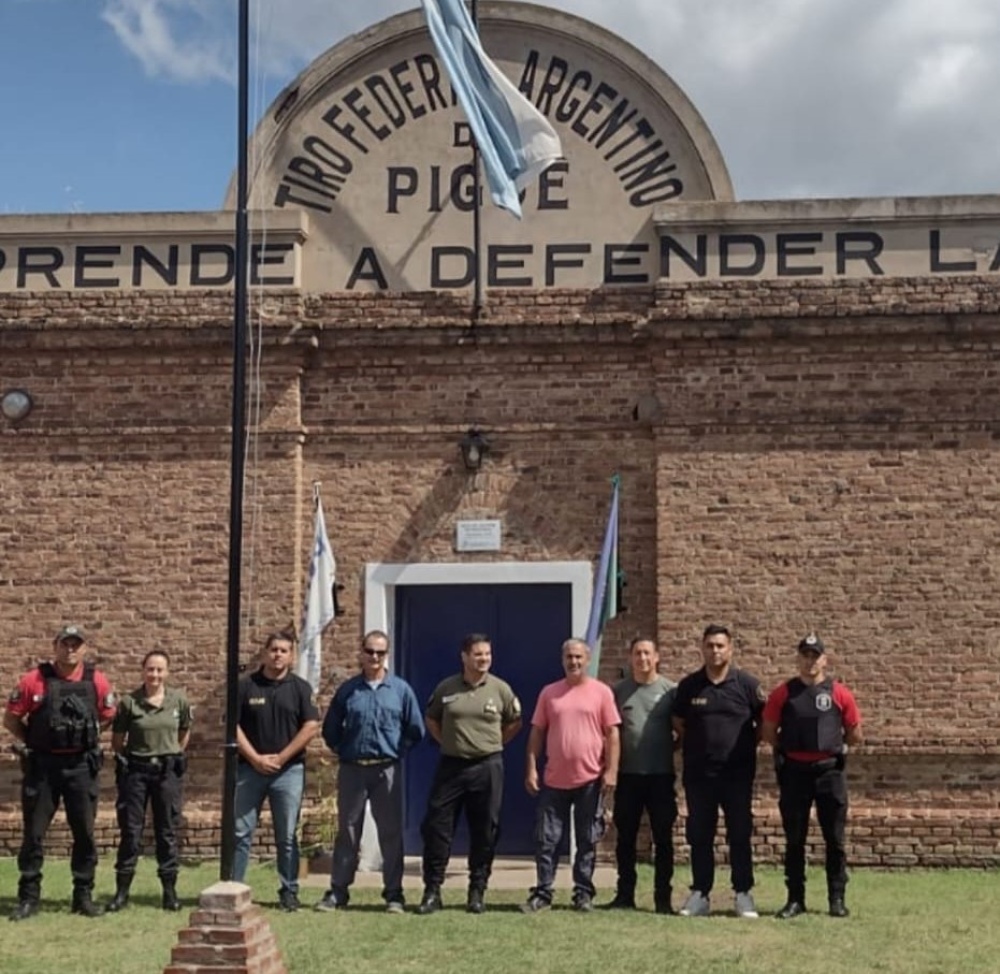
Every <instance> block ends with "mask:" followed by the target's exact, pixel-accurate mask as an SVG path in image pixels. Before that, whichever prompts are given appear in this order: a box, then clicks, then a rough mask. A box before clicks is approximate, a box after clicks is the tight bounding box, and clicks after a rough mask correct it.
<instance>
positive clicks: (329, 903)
mask: <svg viewBox="0 0 1000 974" xmlns="http://www.w3.org/2000/svg"><path fill="white" fill-rule="evenodd" d="M345 906H347V901H346V900H342V899H341V898H340V897H339V896H337V894H336V893H335V892H334V891H333V890H332V889H328V890H327V891H326V892H325V893H324V894H323V899H321V900H320V901H319V902H318V903H317V904H316V905H315V906H314V907H313V909H314V910H319V912H320V913H332V912H333V911H334V910H342V909H343V908H344V907H345Z"/></svg>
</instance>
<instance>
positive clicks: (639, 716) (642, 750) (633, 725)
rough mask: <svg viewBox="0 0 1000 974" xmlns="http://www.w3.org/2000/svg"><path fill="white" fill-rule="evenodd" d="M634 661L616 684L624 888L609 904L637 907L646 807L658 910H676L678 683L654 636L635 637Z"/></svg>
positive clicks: (618, 810) (617, 795) (617, 803)
mask: <svg viewBox="0 0 1000 974" xmlns="http://www.w3.org/2000/svg"><path fill="white" fill-rule="evenodd" d="M629 664H630V667H631V673H630V674H629V676H627V677H625V678H624V679H623V680H621V681H619V682H618V683H617V684H615V687H614V694H615V703H616V704H617V705H618V712H619V713H620V714H621V718H622V726H621V764H620V766H619V771H618V787H617V789H616V790H615V811H614V821H615V829H616V830H617V832H618V845H617V847H616V849H615V854H616V858H617V861H618V889H617V891H616V893H615V897H614V899H613V900H612V901H611V902H610V903H609V904H608V907H609V908H612V909H632V910H634V909H635V883H636V871H635V845H636V838H637V836H638V834H639V823H640V821H641V819H642V813H643V810H645V811H646V813H647V814H648V815H649V825H650V829H651V830H652V833H653V845H654V849H655V854H654V859H653V870H654V873H653V876H654V878H653V902H654V905H655V909H656V912H657V913H672V912H673V909H672V907H671V903H670V896H671V885H670V884H671V881H672V880H673V875H674V841H673V828H674V822H675V821H676V820H677V798H676V796H675V793H674V739H673V730H672V728H671V720H670V718H671V715H672V711H673V703H674V693H675V690H676V684H674V683H672V682H671V681H670V680H668V679H667V678H666V677H664V676H660V674H659V669H658V668H659V664H660V653H659V650H658V649H657V648H656V644H655V643H654V642H653V641H652V640H650V639H633V640H632V645H631V647H630V648H629Z"/></svg>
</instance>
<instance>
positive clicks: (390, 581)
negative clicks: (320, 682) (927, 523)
mask: <svg viewBox="0 0 1000 974" xmlns="http://www.w3.org/2000/svg"><path fill="white" fill-rule="evenodd" d="M593 573H594V568H593V566H592V565H591V563H590V562H589V561H491V562H475V561H472V562H437V563H433V564H431V563H424V564H415V565H407V564H393V563H389V562H369V563H368V564H366V565H365V626H364V630H365V632H370V631H371V630H372V629H381V630H382V631H383V632H385V633H388V634H389V636H390V638H392V637H393V635H394V630H395V623H396V586H397V585H514V584H521V585H541V584H552V583H555V584H562V585H569V586H570V587H571V596H570V598H571V619H572V623H571V630H572V631H571V632H568V633H566V638H567V639H568V638H569V637H570V636H579V637H580V638H583V634H584V633H585V632H586V630H587V622H588V617H589V615H590V599H591V596H592V594H593V589H594V574H593ZM390 658H391V657H390Z"/></svg>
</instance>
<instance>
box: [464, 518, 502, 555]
mask: <svg viewBox="0 0 1000 974" xmlns="http://www.w3.org/2000/svg"><path fill="white" fill-rule="evenodd" d="M455 550H456V551H499V550H500V522H499V521H459V522H458V523H457V524H456V525H455Z"/></svg>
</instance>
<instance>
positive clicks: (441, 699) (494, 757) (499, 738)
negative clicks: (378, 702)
mask: <svg viewBox="0 0 1000 974" xmlns="http://www.w3.org/2000/svg"><path fill="white" fill-rule="evenodd" d="M492 661H493V650H492V647H491V645H490V641H489V637H487V636H484V635H482V634H480V633H473V634H472V635H470V636H466V637H465V639H464V640H463V641H462V672H461V673H459V674H457V675H455V676H452V677H449V678H448V679H447V680H443V681H442V682H441V683H439V684H438V686H437V688H436V689H435V690H434V693H433V694H431V699H430V702H429V703H428V704H427V712H426V714H425V720H426V724H427V730H428V732H429V733H430V735H431V737H433V738H434V740H436V741H437V742H438V744H440V745H441V760H440V762H439V763H438V767H437V772H436V773H435V775H434V783H433V785H432V786H431V795H430V798H429V800H428V803H427V814H426V816H425V817H424V821H423V824H422V825H421V833H422V835H423V839H424V864H423V872H424V896H423V899H422V900H421V902H420V907H419V908H418V912H419V913H423V914H427V913H435V912H436V911H437V910H440V909H441V884H442V883H443V882H444V875H445V869H446V868H447V866H448V858H449V856H450V854H451V840H452V836H453V833H454V830H455V821H456V819H457V817H458V813H459V812H460V811H461V810H462V809H463V808H464V809H465V818H466V821H467V822H468V825H469V895H468V904H467V908H468V911H469V912H470V913H482V912H483V909H484V906H483V896H484V894H485V892H486V885H487V883H488V882H489V878H490V871H491V869H492V866H493V855H494V853H495V851H496V844H497V839H498V837H499V834H500V804H501V802H502V801H503V747H504V745H505V744H506V743H507V742H508V741H510V740H511V739H512V738H513V737H514V736H515V735H516V734H517V732H518V731H519V730H520V729H521V704H520V702H519V701H518V699H517V697H516V696H515V695H514V691H513V690H511V688H510V686H509V685H508V684H507V683H505V682H504V681H503V680H501V679H498V678H497V677H495V676H493V675H492V674H491V673H490V672H489V669H490V665H491V663H492Z"/></svg>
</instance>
